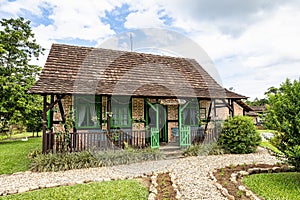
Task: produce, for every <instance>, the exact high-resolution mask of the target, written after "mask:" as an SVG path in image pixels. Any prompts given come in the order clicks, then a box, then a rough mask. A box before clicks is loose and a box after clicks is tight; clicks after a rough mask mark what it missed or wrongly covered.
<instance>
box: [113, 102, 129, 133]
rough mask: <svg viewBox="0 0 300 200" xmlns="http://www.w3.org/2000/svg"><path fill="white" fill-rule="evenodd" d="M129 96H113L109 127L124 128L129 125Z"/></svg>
mask: <svg viewBox="0 0 300 200" xmlns="http://www.w3.org/2000/svg"><path fill="white" fill-rule="evenodd" d="M130 106H131V103H130V97H113V98H112V102H111V112H112V118H111V127H112V128H125V127H130V126H131V118H130Z"/></svg>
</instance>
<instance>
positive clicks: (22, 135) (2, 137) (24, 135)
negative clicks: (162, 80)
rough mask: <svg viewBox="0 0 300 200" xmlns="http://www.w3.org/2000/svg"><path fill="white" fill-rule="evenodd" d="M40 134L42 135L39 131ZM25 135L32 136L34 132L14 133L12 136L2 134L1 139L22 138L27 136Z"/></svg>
mask: <svg viewBox="0 0 300 200" xmlns="http://www.w3.org/2000/svg"><path fill="white" fill-rule="evenodd" d="M34 136H36V132H34ZM39 136H42V133H41V132H39ZM25 137H32V132H26V133H18V134H13V135H11V136H9V135H0V141H2V140H10V139H20V138H25Z"/></svg>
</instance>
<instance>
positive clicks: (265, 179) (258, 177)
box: [243, 172, 300, 200]
mask: <svg viewBox="0 0 300 200" xmlns="http://www.w3.org/2000/svg"><path fill="white" fill-rule="evenodd" d="M243 183H244V184H245V185H246V186H247V187H249V188H250V189H251V190H252V191H253V192H255V193H256V194H257V195H259V196H260V197H263V198H264V199H266V200H300V195H299V194H300V173H296V172H293V173H292V172H288V173H273V174H255V175H250V176H247V177H245V178H244V179H243Z"/></svg>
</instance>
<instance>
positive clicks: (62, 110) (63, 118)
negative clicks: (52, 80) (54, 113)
mask: <svg viewBox="0 0 300 200" xmlns="http://www.w3.org/2000/svg"><path fill="white" fill-rule="evenodd" d="M56 98H57V99H58V101H57V103H58V107H59V112H60V115H61V119H62V122H63V123H65V122H66V117H65V111H64V107H63V105H62V102H61V95H56Z"/></svg>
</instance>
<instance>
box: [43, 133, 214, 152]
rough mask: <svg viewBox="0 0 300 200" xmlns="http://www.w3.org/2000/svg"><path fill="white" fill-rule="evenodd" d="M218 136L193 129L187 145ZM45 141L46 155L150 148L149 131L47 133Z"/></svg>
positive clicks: (177, 143)
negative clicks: (125, 148)
mask: <svg viewBox="0 0 300 200" xmlns="http://www.w3.org/2000/svg"><path fill="white" fill-rule="evenodd" d="M179 134H180V132H179ZM219 135H220V130H217V129H208V130H207V131H206V132H204V129H203V128H201V127H198V128H196V127H193V128H192V129H190V133H189V135H188V139H187V140H188V141H190V144H189V145H191V144H196V143H209V142H213V141H215V140H216V139H217V138H218V137H219ZM45 141H47V143H46V144H45V147H46V148H45V150H46V151H45V152H47V153H50V152H51V153H54V152H61V151H62V150H67V151H68V152H78V151H84V150H98V151H107V150H116V149H123V148H124V147H125V144H128V146H130V147H133V148H146V147H150V146H151V131H150V130H147V131H146V130H144V131H132V130H112V131H111V132H110V133H107V131H95V130H91V131H85V132H75V133H70V134H69V135H68V136H66V135H60V136H59V135H57V134H55V133H53V132H47V133H46V135H45ZM171 143H176V145H178V146H180V143H179V141H172V142H171ZM189 145H188V146H189Z"/></svg>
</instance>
